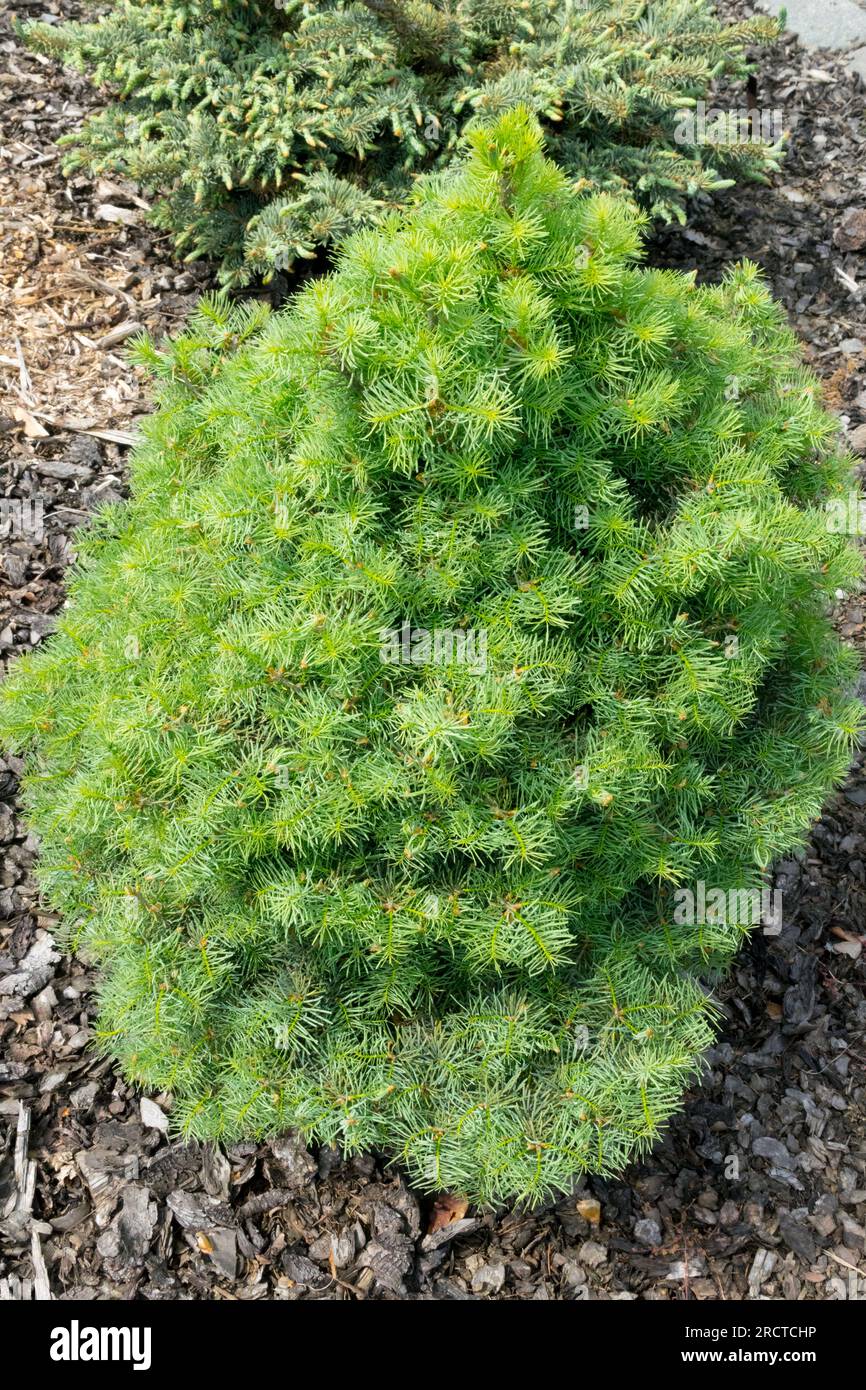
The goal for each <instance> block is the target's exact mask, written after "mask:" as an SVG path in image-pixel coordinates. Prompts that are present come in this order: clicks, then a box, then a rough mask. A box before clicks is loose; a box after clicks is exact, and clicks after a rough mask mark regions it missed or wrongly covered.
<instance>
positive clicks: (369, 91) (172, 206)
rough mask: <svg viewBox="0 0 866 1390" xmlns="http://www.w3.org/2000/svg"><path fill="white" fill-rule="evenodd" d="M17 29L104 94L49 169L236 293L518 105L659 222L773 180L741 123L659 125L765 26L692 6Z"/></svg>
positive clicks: (222, 13)
mask: <svg viewBox="0 0 866 1390" xmlns="http://www.w3.org/2000/svg"><path fill="white" fill-rule="evenodd" d="M27 32H28V34H29V37H30V40H31V42H32V43H33V44H34V45H36V46H37V47H39V48H40V49H42V50H43V51H45V52H48V53H52V54H55V55H56V56H58V57H60V58H62V59H63V60H64V61H67V62H73V63H75V64H76V65H77V66H78V67H79V68H81V69H84V70H87V71H89V72H92V73H93V76H94V80H95V81H96V82H98V83H100V84H104V85H105V86H106V87H107V88H108V89H109V90H110V91H113V92H114V94H115V100H114V101H113V102H112V103H111V105H109V107H108V108H107V109H106V110H104V111H101V112H99V113H98V114H96V115H95V116H91V117H89V118H88V119H87V121H86V122H85V123H84V126H83V129H82V130H81V131H79V132H77V133H73V134H71V135H69V136H68V137H67V140H66V143H68V144H71V146H72V151H73V153H72V155H71V157H70V158H69V160H68V161H67V167H68V168H70V169H71V168H75V167H77V166H79V165H86V166H89V167H90V168H91V169H93V170H95V171H97V172H107V171H121V172H123V173H125V174H128V175H130V176H131V177H132V178H133V179H135V180H136V181H137V182H139V183H140V184H142V185H143V186H144V188H145V189H146V190H148V191H149V192H151V193H153V194H155V195H158V198H159V201H158V202H157V204H156V209H155V218H156V221H157V223H158V225H160V226H162V227H165V228H167V229H169V230H170V231H171V232H172V233H174V235H175V238H176V242H177V246H178V247H179V248H180V249H181V250H182V252H183V253H184V254H185V255H186V256H187V258H188V259H194V258H195V257H198V256H210V257H217V258H219V259H221V260H222V261H223V263H224V264H223V271H224V277H225V278H226V280H227V281H231V282H234V283H240V282H243V281H244V280H246V279H248V278H249V277H250V276H251V275H254V274H261V275H263V276H264V277H265V278H268V277H269V276H270V275H271V274H272V273H273V272H274V271H275V270H285V269H288V268H289V267H291V266H292V264H293V263H294V262H295V261H296V259H297V258H298V257H308V258H309V257H312V256H314V255H315V253H316V250H317V248H320V247H321V246H323V245H328V244H330V243H332V242H335V241H338V240H339V239H340V238H341V237H343V236H345V235H346V234H347V233H348V232H350V231H352V230H353V229H355V228H357V227H360V226H362V225H365V224H367V223H369V222H370V221H371V220H375V219H376V218H377V217H379V216H380V215H381V213H382V211H383V209H385V208H387V207H389V206H391V207H393V206H394V204H395V203H402V202H403V201H405V199H406V197H407V196H408V192H409V189H410V187H411V184H412V182H413V179H414V178H415V176H416V175H417V174H418V173H419V172H423V171H425V170H428V169H430V168H432V167H434V166H442V165H443V164H444V163H446V162H448V161H450V159H451V158H452V157H453V154H454V150H455V147H456V144H457V141H458V139H459V135H460V133H461V130H462V129H463V127H464V126H465V125H466V123H467V121H469V120H470V119H471V118H472V117H473V115H475V114H476V113H481V114H482V115H486V116H488V117H493V116H496V115H498V114H500V113H502V112H504V111H506V110H508V109H510V108H512V107H514V106H515V105H516V104H517V103H520V102H524V103H527V104H528V105H529V106H530V107H531V108H532V109H533V110H534V111H535V112H537V113H538V114H539V115H540V116H544V117H545V118H546V119H547V120H548V121H549V122H550V127H551V131H552V132H553V131H555V132H556V133H555V135H552V136H551V139H552V148H551V152H552V153H553V154H554V155H555V156H556V158H557V159H559V161H560V162H561V163H562V164H563V167H564V168H565V169H566V170H567V171H568V172H569V173H571V174H572V175H573V176H574V177H576V178H584V179H586V180H588V181H589V183H590V185H592V186H595V187H601V188H608V189H618V188H622V187H624V186H627V187H629V188H631V189H632V190H633V191H634V193H635V194H636V196H637V197H638V198H639V199H641V200H642V201H643V202H645V204H646V205H647V207H648V208H649V209H650V210H651V211H652V212H653V213H654V214H655V215H657V216H660V217H664V218H670V217H671V216H678V217H680V218H682V217H683V207H684V204H685V201H686V199H687V198H688V196H689V195H690V194H692V193H695V192H696V191H698V190H699V189H712V188H720V187H723V186H724V185H725V184H726V182H728V181H729V180H728V179H727V178H725V177H723V174H726V175H730V174H733V175H736V176H740V175H742V176H744V177H758V178H760V177H764V176H765V175H766V173H767V171H768V170H770V169H773V168H775V167H777V155H778V153H779V149H778V146H775V147H771V145H770V144H767V143H763V142H762V141H761V140H757V141H756V140H755V139H754V135H753V133H752V132H750V131H748V130H744V131H742V132H741V131H739V130H736V129H735V130H733V132H732V131H731V130H729V129H727V127H726V130H725V134H724V142H723V143H721V144H713V143H712V139H713V137H712V135H711V136H710V143H709V144H708V145H705V146H703V147H699V145H698V141H699V139H700V138H702V137H700V136H699V134H698V133H697V130H695V131H693V132H691V133H690V132H689V130H688V129H685V130H684V129H681V128H680V125H678V122H677V115H676V113H677V110H678V109H679V108H682V107H685V106H688V105H690V104H694V101H695V99H696V98H702V97H704V96H705V95H706V92H707V87H708V84H709V82H710V80H711V78H712V77H713V76H714V75H716V74H718V73H720V72H729V73H733V74H737V75H742V74H743V73H744V72H745V71H747V64H746V63H745V59H744V48H745V46H746V45H747V44H749V43H753V42H761V41H764V40H766V39H768V38H771V37H772V36H774V35H775V34H776V33H777V32H778V22H777V21H776V20H774V19H770V18H767V17H758V18H755V19H749V20H746V21H743V22H740V23H737V24H733V25H727V26H724V25H721V24H719V23H718V21H717V20H716V19H715V17H714V16H713V13H712V10H711V9H710V7H709V6H708V4H707V3H706V0H657V2H656V3H654V4H647V3H645V0H457V3H456V4H454V5H446V4H431V3H427V0H354V2H350V3H346V0H321V3H316V4H300V3H298V0H285V3H281V4H275V3H273V0H193V3H190V0H159V3H154V0H115V3H114V4H113V5H112V7H111V8H110V9H109V10H108V12H107V14H106V15H104V16H103V17H102V18H101V19H100V20H99V21H98V22H97V23H89V24H66V25H61V26H59V27H55V26H52V25H47V24H36V25H32V26H29V27H28V31H27ZM680 124H681V123H680Z"/></svg>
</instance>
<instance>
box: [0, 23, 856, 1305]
mask: <svg viewBox="0 0 866 1390" xmlns="http://www.w3.org/2000/svg"><path fill="white" fill-rule="evenodd" d="M727 8H728V9H731V10H733V11H737V10H739V11H740V12H742V10H743V8H744V7H743V6H742V5H740V4H739V0H734V3H733V4H729V5H728V6H727ZM17 9H18V12H19V13H28V12H29V13H32V14H34V15H35V14H41V13H43V12H44V11H45V10H53V12H54V13H55V14H60V13H62V14H70V13H75V12H76V7H75V5H73V4H71V3H68V0H54V3H53V4H51V5H48V6H46V5H43V3H42V0H37V2H36V3H34V4H32V5H27V4H23V5H22V4H19V5H18V7H17ZM756 87H757V90H756V91H753V94H752V95H753V97H755V96H756V97H757V104H758V105H759V106H762V107H778V108H779V109H780V110H781V111H782V112H783V115H784V119H785V122H786V124H789V125H790V127H791V130H792V145H791V152H790V155H789V158H788V160H787V161H786V163H785V165H784V168H783V172H782V174H781V175H780V176H778V178H777V179H776V181H775V183H774V186H773V187H772V188H771V189H758V190H756V189H755V187H753V186H744V187H739V188H736V189H733V190H728V191H727V192H726V193H721V194H719V195H718V196H717V197H716V198H714V199H710V198H705V199H703V200H702V201H701V202H700V204H699V205H698V206H696V208H695V209H694V212H693V217H692V220H691V222H690V224H689V227H688V228H687V229H681V228H677V227H673V228H669V229H664V230H662V231H660V232H659V233H658V234H657V235H656V236H655V238H654V241H653V245H652V254H653V257H654V258H655V260H656V261H657V262H658V263H661V264H668V265H675V266H684V267H688V268H691V267H692V266H693V265H697V266H699V267H700V274H701V276H702V277H703V278H715V277H717V276H718V275H719V274H721V273H722V270H723V268H724V266H725V264H726V263H728V262H729V261H731V260H732V259H736V258H738V257H741V256H748V257H750V258H751V259H753V260H756V261H757V262H759V263H760V264H761V265H762V266H763V267H764V269H765V271H766V273H767V276H768V278H769V280H770V283H771V285H772V287H773V290H774V292H775V293H776V295H777V296H779V297H780V298H781V299H782V300H783V302H784V303H785V305H786V307H787V309H788V312H789V314H790V317H791V321H792V324H793V325H794V327H795V328H796V329H797V332H798V333H799V335H800V337H801V339H802V340H803V343H804V347H805V352H806V355H807V358H808V359H809V360H810V361H811V363H812V365H813V367H814V368H815V370H816V371H817V372H818V373H819V375H820V376H821V378H822V379H823V382H824V389H825V395H826V398H827V400H828V403H829V404H830V405H831V406H832V407H833V408H834V409H836V410H837V411H838V412H839V413H840V415H841V416H842V418H843V420H844V422H845V426H846V429H847V430H848V432H849V434H850V435H851V438H852V444H853V446H854V447H855V448H857V449H858V450H859V452H861V453H863V452H866V346H864V345H866V309H864V301H863V294H864V289H866V267H864V263H863V256H862V252H863V249H864V247H866V133H864V128H863V120H862V112H863V106H864V93H863V89H862V88H860V87H858V86H857V85H856V80H855V79H854V78H852V77H851V75H850V74H849V73H848V72H847V71H846V70H845V68H844V67H843V65H842V63H841V61H837V60H836V59H834V58H833V57H832V55H827V54H821V55H819V56H818V57H816V56H815V55H813V54H808V53H806V52H804V51H803V50H802V49H801V48H800V47H799V46H798V45H797V44H796V43H795V42H794V41H793V40H792V39H786V40H784V41H782V42H780V43H778V44H776V45H775V46H774V48H773V49H772V50H771V51H770V52H769V53H767V54H765V55H764V56H763V57H762V60H761V68H760V71H759V73H758V75H757V84H756ZM722 98H723V100H724V104H725V105H733V106H739V105H742V104H743V102H744V97H743V94H742V91H740V90H739V89H736V88H734V89H731V90H730V91H725V92H724V93H720V99H719V100H720V104H722ZM94 104H95V103H94V97H93V93H92V92H91V91H90V89H89V88H88V86H87V84H86V83H85V82H84V81H83V80H82V79H80V78H78V77H75V76H71V75H70V74H68V73H64V74H61V73H60V72H59V71H58V69H57V68H56V66H55V65H53V64H51V63H49V62H47V61H44V60H41V59H39V58H37V57H35V56H34V55H32V54H29V53H28V52H27V51H26V50H25V49H24V48H23V47H22V46H21V44H20V42H19V41H17V40H16V39H14V38H13V36H12V35H11V32H10V28H9V25H8V22H7V21H6V20H5V19H4V20H3V21H2V27H0V115H2V133H0V146H2V150H0V153H2V164H0V208H2V212H3V229H2V232H0V278H2V282H3V286H4V290H5V294H4V298H3V303H2V305H0V319H2V324H0V384H2V389H3V392H4V397H3V403H2V404H0V452H2V454H3V456H4V459H5V463H4V471H3V473H2V478H0V481H2V484H3V485H2V489H0V494H2V495H3V496H4V497H6V498H17V499H21V500H40V501H41V502H42V505H43V509H44V536H43V538H42V539H40V540H38V541H37V540H36V539H28V538H27V536H21V535H19V536H11V537H9V538H8V539H6V540H5V541H4V544H3V562H2V571H0V656H2V657H3V658H4V659H5V658H6V657H9V656H11V655H13V654H14V653H15V652H16V651H21V650H22V649H24V650H26V649H27V648H29V647H30V646H32V645H35V644H36V643H37V642H38V641H39V640H40V639H41V638H42V637H43V636H44V635H45V633H46V632H47V631H49V630H50V627H51V623H52V615H54V614H56V612H57V610H58V609H59V608H60V607H61V605H62V603H63V597H64V594H63V588H62V579H63V572H64V568H65V566H66V565H67V563H68V562H69V560H70V558H71V556H72V555H73V553H74V549H75V528H76V526H77V525H79V524H81V523H83V522H85V521H86V518H87V516H88V515H89V514H90V513H92V511H93V510H94V509H95V508H96V507H98V506H99V505H101V504H102V503H103V502H104V501H105V500H106V499H110V498H114V497H117V496H119V495H121V493H122V486H123V483H122V479H123V472H124V462H125V458H126V454H127V444H128V440H129V438H130V437H132V436H134V434H135V429H136V417H137V416H139V415H141V414H142V413H143V412H144V411H146V409H147V401H146V397H145V396H144V394H143V392H142V387H141V385H140V383H139V381H138V378H137V376H136V374H135V372H134V371H133V370H132V369H131V368H130V367H129V366H128V365H127V364H126V363H125V362H124V360H123V358H122V357H120V356H119V355H118V349H119V348H120V347H121V345H122V343H123V342H124V341H125V340H126V339H127V338H128V337H130V336H132V334H133V333H134V332H135V331H136V327H137V326H141V327H145V328H147V329H149V330H150V331H152V332H154V333H156V334H161V333H164V332H166V331H169V330H171V329H172V328H173V327H174V326H176V325H178V324H179V323H181V322H182V320H183V318H184V317H185V315H186V314H187V313H188V312H189V309H190V307H191V305H192V303H193V302H194V300H195V297H196V295H197V293H198V292H199V291H200V290H201V289H202V288H203V287H205V286H206V285H207V283H208V272H207V269H206V268H204V267H194V268H191V269H189V268H178V266H177V265H176V263H174V262H173V260H172V256H171V247H170V245H169V244H168V243H167V242H166V241H165V240H162V239H160V237H159V236H158V235H156V234H155V233H154V232H153V231H152V230H151V229H149V228H148V226H147V223H146V221H145V212H146V209H145V208H144V207H143V206H142V203H143V201H144V200H143V199H141V198H140V197H139V195H138V193H137V192H136V190H135V189H134V188H132V187H130V186H129V185H127V184H123V183H117V182H114V181H111V180H100V181H93V180H91V179H88V178H87V177H85V176H83V175H79V176H76V177H75V178H73V179H72V181H71V182H68V181H66V180H64V179H63V178H62V176H61V174H60V169H59V160H58V156H57V152H56V150H55V148H54V144H53V142H54V140H55V139H56V137H57V136H58V135H59V134H61V133H63V132H64V131H66V130H68V129H69V128H71V127H72V126H73V125H74V123H75V122H76V121H77V120H78V119H79V118H80V115H81V114H82V112H83V111H84V110H85V109H87V108H88V107H90V106H92V105H94ZM864 605H866V598H864V595H863V594H862V593H857V594H851V595H846V596H844V597H843V598H841V599H840V602H839V609H838V613H837V618H838V622H839V626H840V629H841V631H842V632H843V633H844V634H845V635H846V636H848V637H849V638H850V639H851V640H852V641H853V642H855V643H856V644H857V645H858V646H859V647H860V649H861V650H862V649H863V646H864ZM20 770H21V769H20V764H19V762H18V761H17V760H16V759H15V758H10V757H7V758H6V759H5V760H2V761H0V849H2V854H3V861H2V870H0V1298H27V1297H31V1296H37V1297H44V1296H46V1295H47V1294H48V1293H49V1292H50V1295H51V1296H52V1297H54V1298H59V1299H70V1298H76V1299H90V1298H98V1299H153V1300H162V1299H226V1300H237V1299H245V1300H248V1299H259V1298H268V1299H275V1298H276V1299H287V1300H296V1299H346V1298H348V1299H352V1298H372V1299H386V1300H388V1299H392V1300H393V1299H457V1300H463V1299H474V1298H490V1299H521V1300H569V1299H586V1298H589V1299H635V1298H639V1299H694V1300H702V1299H717V1298H722V1299H750V1298H762V1299H783V1298H789V1299H840V1300H842V1299H853V1298H861V1299H862V1298H863V1297H864V1296H866V1255H864V1246H866V1233H864V1218H866V1067H864V1063H866V993H864V959H866V956H864V953H863V950H862V947H863V945H864V942H866V771H864V767H863V760H862V756H861V758H860V759H858V762H857V763H856V765H855V767H854V769H853V770H852V774H851V778H850V780H849V782H848V783H847V785H846V786H845V788H843V789H842V790H841V791H840V792H839V793H838V794H837V795H835V796H834V797H832V798H831V800H830V802H829V803H828V806H827V809H826V811H825V812H824V814H823V816H822V817H821V820H820V821H819V822H818V823H817V824H816V825H815V827H814V828H813V832H812V835H811V838H810V841H809V844H808V847H807V848H806V850H805V851H804V852H803V853H802V854H801V855H797V856H795V857H792V858H790V859H789V860H786V861H785V862H784V863H783V864H781V865H779V866H778V868H777V876H776V884H777V886H778V887H780V888H781V889H782V892H783V904H784V911H783V921H784V925H783V929H782V932H781V934H780V935H777V936H769V935H765V934H763V933H761V932H758V933H756V934H755V935H754V936H753V937H752V939H751V941H750V943H749V945H748V946H747V947H746V948H744V950H743V952H742V954H741V956H740V958H739V960H738V963H737V966H736V968H735V969H734V971H733V972H732V974H731V977H730V979H729V980H728V981H727V982H726V984H725V985H724V986H723V987H722V988H721V990H720V991H719V994H720V999H721V1003H722V1006H723V1010H724V1023H723V1026H722V1029H721V1031H720V1034H719V1038H718V1041H717V1043H716V1045H715V1047H714V1048H713V1049H712V1050H711V1052H710V1053H709V1055H708V1058H707V1063H708V1069H707V1072H706V1074H705V1075H704V1076H703V1078H701V1079H700V1080H699V1081H697V1080H696V1082H695V1084H694V1086H693V1087H692V1089H691V1090H690V1092H689V1094H688V1096H687V1097H686V1101H685V1105H684V1109H683V1111H682V1113H681V1114H680V1115H679V1116H678V1117H677V1118H676V1119H675V1120H673V1121H672V1122H671V1124H670V1126H669V1127H668V1130H667V1132H666V1135H665V1137H664V1139H663V1141H662V1142H661V1143H659V1144H658V1145H657V1147H656V1148H655V1150H654V1151H653V1153H652V1155H651V1156H650V1157H649V1158H648V1159H647V1160H646V1161H645V1162H643V1163H640V1164H636V1165H634V1166H632V1167H631V1168H630V1169H629V1170H628V1171H627V1172H626V1173H625V1174H623V1175H622V1177H620V1178H618V1179H616V1180H611V1181H604V1180H600V1179H595V1178H593V1179H589V1180H588V1181H586V1182H584V1183H583V1184H582V1185H581V1186H580V1188H579V1189H578V1190H577V1191H576V1192H574V1193H572V1194H569V1195H567V1196H564V1197H563V1198H562V1199H561V1200H560V1201H558V1202H555V1203H551V1204H550V1205H548V1206H546V1207H544V1208H542V1209H537V1210H535V1211H532V1212H529V1211H522V1210H520V1209H508V1210H505V1211H501V1212H498V1213H478V1212H476V1211H474V1210H472V1209H467V1208H466V1206H465V1204H464V1203H463V1202H461V1201H460V1199H459V1196H458V1195H455V1194H442V1195H440V1196H439V1198H438V1199H437V1198H434V1197H428V1196H424V1195H419V1194H418V1193H417V1192H413V1191H412V1190H411V1189H410V1188H409V1187H408V1186H407V1185H406V1183H405V1181H404V1180H403V1178H402V1176H401V1175H400V1173H399V1170H396V1169H393V1168H389V1167H387V1165H386V1164H385V1163H384V1162H383V1161H382V1160H381V1159H379V1158H378V1157H375V1156H365V1157H361V1158H354V1159H350V1160H348V1161H344V1159H343V1158H342V1157H341V1155H340V1154H339V1153H337V1152H336V1151H334V1150H330V1149H325V1150H321V1151H318V1152H314V1153H309V1152H308V1151H307V1149H306V1148H305V1147H304V1146H303V1144H301V1143H299V1142H298V1141H297V1140H296V1139H294V1138H293V1137H292V1136H290V1135H289V1136H285V1137H283V1138H282V1139H280V1140H278V1141H276V1142H274V1143H271V1144H252V1143H250V1144H240V1145H235V1146H233V1147H232V1148H230V1149H228V1150H227V1151H226V1152H223V1151H221V1150H219V1149H213V1148H207V1147H201V1146H198V1145H186V1144H182V1143H179V1142H177V1141H176V1140H173V1139H171V1138H169V1137H168V1135H167V1133H166V1130H167V1119H168V1117H167V1114H166V1113H165V1111H166V1101H165V1098H163V1100H162V1103H159V1098H156V1100H142V1099H141V1098H140V1097H139V1096H138V1095H137V1094H135V1093H134V1092H133V1091H132V1090H131V1089H130V1088H129V1087H127V1086H126V1085H125V1084H124V1083H123V1082H122V1081H121V1080H120V1079H119V1078H118V1077H117V1076H116V1074H115V1073H114V1071H113V1069H112V1067H111V1065H110V1063H109V1062H107V1061H105V1060H104V1059H100V1058H99V1057H98V1056H96V1055H95V1054H94V1053H93V1052H92V1051H91V1050H90V1048H89V1046H88V1043H89V1039H90V1025H91V1017H92V1012H93V1007H94V997H93V992H92V991H93V984H94V980H93V977H92V974H91V972H90V971H89V970H88V968H87V967H86V966H85V965H84V964H83V963H82V962H80V961H78V960H76V959H73V958H70V957H68V956H65V955H63V954H62V953H61V952H60V951H59V950H58V949H57V948H56V947H55V945H54V944H53V938H52V934H51V932H52V927H53V925H54V920H53V919H52V918H51V916H50V915H47V914H45V913H44V912H43V911H42V910H41V909H40V905H39V899H38V895H37V892H36V888H35V886H34V882H33V879H32V876H31V872H32V868H33V864H34V861H35V858H36V852H37V846H36V843H35V841H34V840H33V838H32V837H30V836H28V834H27V831H26V829H25V827H24V825H23V823H22V821H21V820H20V818H19V815H18V812H17V809H16V802H15V792H16V786H17V777H18V774H19V772H20Z"/></svg>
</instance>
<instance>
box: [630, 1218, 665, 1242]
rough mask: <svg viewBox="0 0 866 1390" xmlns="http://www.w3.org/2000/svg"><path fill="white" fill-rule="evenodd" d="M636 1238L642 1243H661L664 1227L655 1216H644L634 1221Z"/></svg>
mask: <svg viewBox="0 0 866 1390" xmlns="http://www.w3.org/2000/svg"><path fill="white" fill-rule="evenodd" d="M634 1238H635V1240H639V1241H640V1243H641V1245H648V1246H653V1247H654V1246H657V1245H661V1243H662V1228H661V1226H660V1225H659V1223H658V1221H656V1220H655V1219H654V1218H653V1217H644V1218H643V1219H642V1220H640V1221H636V1222H635V1223H634Z"/></svg>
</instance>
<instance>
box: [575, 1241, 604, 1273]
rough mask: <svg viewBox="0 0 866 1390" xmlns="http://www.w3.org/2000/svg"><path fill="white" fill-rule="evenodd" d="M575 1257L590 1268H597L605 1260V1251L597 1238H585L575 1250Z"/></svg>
mask: <svg viewBox="0 0 866 1390" xmlns="http://www.w3.org/2000/svg"><path fill="white" fill-rule="evenodd" d="M577 1258H578V1259H579V1260H580V1262H581V1264H585V1265H589V1267H590V1269H597V1268H598V1266H599V1265H603V1264H604V1263H605V1262H606V1260H607V1251H606V1250H605V1248H604V1246H603V1245H599V1243H598V1241H597V1240H585V1241H584V1242H583V1245H582V1246H581V1247H580V1249H579V1250H578V1252H577Z"/></svg>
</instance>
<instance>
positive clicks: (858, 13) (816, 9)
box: [758, 0, 866, 50]
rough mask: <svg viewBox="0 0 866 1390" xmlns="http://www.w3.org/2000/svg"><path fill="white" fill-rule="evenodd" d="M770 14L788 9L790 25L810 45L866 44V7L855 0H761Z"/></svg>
mask: <svg viewBox="0 0 866 1390" xmlns="http://www.w3.org/2000/svg"><path fill="white" fill-rule="evenodd" d="M758 5H759V7H760V8H761V9H762V10H764V11H765V13H767V14H774V15H778V14H779V13H780V11H781V10H786V11H787V16H788V17H787V20H786V27H787V28H788V29H790V30H792V31H793V33H795V34H797V36H798V37H799V38H800V39H801V40H802V42H803V43H804V44H805V45H806V46H807V48H833V49H842V50H844V49H848V48H855V47H857V46H858V45H863V44H866V10H861V8H860V6H859V5H856V4H855V3H854V0H821V3H820V4H816V3H815V0H758Z"/></svg>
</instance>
